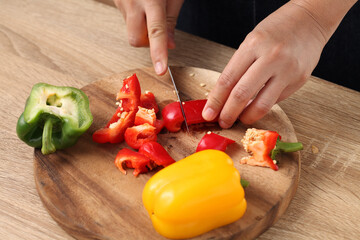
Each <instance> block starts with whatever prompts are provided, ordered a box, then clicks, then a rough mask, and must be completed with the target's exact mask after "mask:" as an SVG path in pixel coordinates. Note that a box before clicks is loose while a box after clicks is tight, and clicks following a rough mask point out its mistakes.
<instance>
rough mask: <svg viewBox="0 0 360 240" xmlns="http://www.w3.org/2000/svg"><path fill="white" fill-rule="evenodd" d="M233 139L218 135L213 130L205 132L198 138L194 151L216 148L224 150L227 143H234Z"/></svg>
mask: <svg viewBox="0 0 360 240" xmlns="http://www.w3.org/2000/svg"><path fill="white" fill-rule="evenodd" d="M234 142H235V141H234V140H231V139H229V138H226V137H223V136H220V135H218V134H216V133H213V132H208V133H206V134H205V135H204V136H203V137H202V138H201V140H200V142H199V144H198V146H197V148H196V152H199V151H202V150H206V149H216V150H220V151H223V152H225V150H226V148H227V146H228V145H229V144H232V143H234Z"/></svg>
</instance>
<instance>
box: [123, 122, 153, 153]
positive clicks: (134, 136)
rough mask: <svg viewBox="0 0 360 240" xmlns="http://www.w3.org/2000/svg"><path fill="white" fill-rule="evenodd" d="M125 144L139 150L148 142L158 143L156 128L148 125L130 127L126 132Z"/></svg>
mask: <svg viewBox="0 0 360 240" xmlns="http://www.w3.org/2000/svg"><path fill="white" fill-rule="evenodd" d="M124 136H125V142H126V143H127V144H128V145H129V146H130V147H132V148H134V149H139V148H140V147H141V145H143V144H144V143H146V142H150V141H156V139H157V135H156V128H155V127H154V126H151V125H150V124H148V123H145V124H142V125H138V126H133V127H129V128H127V129H126V131H125V134H124Z"/></svg>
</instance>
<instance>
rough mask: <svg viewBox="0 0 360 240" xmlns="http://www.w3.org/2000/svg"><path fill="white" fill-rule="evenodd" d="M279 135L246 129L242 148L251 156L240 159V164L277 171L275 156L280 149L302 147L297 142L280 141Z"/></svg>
mask: <svg viewBox="0 0 360 240" xmlns="http://www.w3.org/2000/svg"><path fill="white" fill-rule="evenodd" d="M280 139H281V136H280V135H279V134H278V133H277V132H275V131H268V130H262V129H255V128H250V129H248V130H247V131H246V133H245V136H244V138H243V139H242V140H241V142H242V143H243V145H244V149H245V150H246V151H247V152H249V153H250V154H252V156H249V157H244V158H242V159H241V160H240V163H242V164H249V165H255V166H263V167H270V168H271V169H273V170H275V171H277V170H278V169H279V167H278V165H277V164H276V160H275V156H276V154H277V153H279V152H280V151H283V152H295V151H299V150H302V149H303V145H302V144H301V143H299V142H297V143H285V142H282V141H281V140H280Z"/></svg>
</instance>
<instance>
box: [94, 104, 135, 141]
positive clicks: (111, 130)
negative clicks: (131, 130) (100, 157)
mask: <svg viewBox="0 0 360 240" xmlns="http://www.w3.org/2000/svg"><path fill="white" fill-rule="evenodd" d="M134 120H135V112H134V111H131V112H121V113H120V111H118V110H117V111H116V113H115V114H114V116H113V117H112V118H111V120H110V121H109V123H108V124H107V125H106V126H107V127H105V128H101V129H99V130H97V131H95V132H94V134H93V135H92V138H93V141H94V142H97V143H107V142H110V143H119V142H122V141H123V140H124V133H125V131H126V129H127V128H128V127H131V126H133V125H134Z"/></svg>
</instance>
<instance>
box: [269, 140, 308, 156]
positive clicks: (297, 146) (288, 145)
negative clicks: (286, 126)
mask: <svg viewBox="0 0 360 240" xmlns="http://www.w3.org/2000/svg"><path fill="white" fill-rule="evenodd" d="M302 149H303V145H302V143H300V142H295V143H293V142H283V141H281V140H279V139H278V140H277V141H276V145H275V148H274V149H273V150H272V151H271V159H275V157H276V155H277V154H278V153H279V152H296V151H299V150H302Z"/></svg>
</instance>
